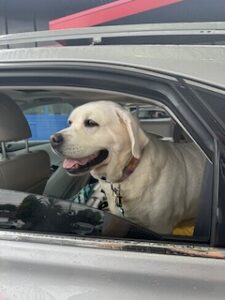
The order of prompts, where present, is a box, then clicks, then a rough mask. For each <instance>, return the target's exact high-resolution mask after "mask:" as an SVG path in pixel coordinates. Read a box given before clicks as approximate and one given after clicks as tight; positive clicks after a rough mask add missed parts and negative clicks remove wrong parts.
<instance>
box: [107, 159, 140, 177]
mask: <svg viewBox="0 0 225 300" xmlns="http://www.w3.org/2000/svg"><path fill="white" fill-rule="evenodd" d="M139 162H140V159H137V158H135V157H134V156H132V157H131V158H130V160H129V161H128V163H127V164H126V165H125V167H124V169H123V173H122V176H121V177H120V179H118V180H116V182H115V183H121V182H123V181H124V180H125V179H127V178H128V177H129V176H130V175H131V174H132V173H133V172H134V171H135V169H136V168H137V166H138V164H139ZM101 179H102V180H104V181H106V182H108V183H111V181H109V180H108V179H107V178H106V177H105V176H102V177H101Z"/></svg>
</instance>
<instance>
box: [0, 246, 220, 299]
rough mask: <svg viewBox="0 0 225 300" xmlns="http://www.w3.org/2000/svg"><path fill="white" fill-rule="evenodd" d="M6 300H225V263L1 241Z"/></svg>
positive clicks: (2, 293)
mask: <svg viewBox="0 0 225 300" xmlns="http://www.w3.org/2000/svg"><path fill="white" fill-rule="evenodd" d="M0 249H1V250H0V254H1V256H0V265H1V277H0V287H1V288H0V296H1V299H18V300H20V299H21V300H24V299H59V300H61V299H70V300H72V299H82V300H85V299H88V300H89V299H122V298H123V299H168V296H169V297H172V298H173V299H213V298H214V299H224V292H225V261H221V260H215V259H213V260H212V259H207V258H202V259H199V258H192V257H180V256H170V255H160V254H148V253H140V252H137V253H135V252H127V251H116V250H100V249H87V248H80V247H71V246H65V245H51V244H42V243H28V242H12V241H3V240H0Z"/></svg>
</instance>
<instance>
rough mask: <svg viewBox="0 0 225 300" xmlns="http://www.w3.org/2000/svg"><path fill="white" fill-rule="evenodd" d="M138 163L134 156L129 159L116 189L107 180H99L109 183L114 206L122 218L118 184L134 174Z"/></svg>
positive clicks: (122, 209) (138, 160)
mask: <svg viewBox="0 0 225 300" xmlns="http://www.w3.org/2000/svg"><path fill="white" fill-rule="evenodd" d="M139 162H140V159H137V158H135V157H134V156H133V157H132V158H131V159H130V161H129V163H128V164H127V166H126V167H125V168H124V170H123V175H122V177H121V178H120V180H118V181H117V182H116V184H118V187H117V188H116V187H115V186H114V183H112V182H109V181H107V179H106V178H105V177H102V178H101V179H102V180H105V181H106V182H108V183H110V187H111V190H112V191H113V193H114V195H115V204H116V206H117V207H118V209H119V211H120V212H121V214H122V215H123V216H124V208H123V203H122V199H123V198H122V196H121V194H120V183H121V182H122V181H124V180H125V179H127V177H129V176H130V175H131V174H132V173H133V172H134V170H135V169H136V168H137V166H138V164H139Z"/></svg>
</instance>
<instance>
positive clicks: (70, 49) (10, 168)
mask: <svg viewBox="0 0 225 300" xmlns="http://www.w3.org/2000/svg"><path fill="white" fill-rule="evenodd" d="M151 26H152V25H142V26H141V29H142V31H140V28H139V25H129V26H119V27H115V26H113V27H110V26H108V27H95V28H85V29H76V30H62V31H53V32H36V33H24V34H16V35H8V36H2V37H0V47H1V46H2V47H5V46H7V45H8V46H9V45H11V46H12V45H13V47H14V48H11V49H2V50H0V89H1V90H0V140H1V161H0V249H1V250H0V265H1V268H0V272H1V276H0V298H2V299H39V298H40V299H42V298H44V299H83V300H84V299H104V298H105V299H116V298H122V297H123V298H125V299H168V297H171V298H174V299H181V298H182V299H212V298H216V299H223V298H224V293H225V287H224V286H225V284H224V283H225V279H224V278H225V260H224V259H225V235H224V230H225V205H224V203H225V202H224V201H225V199H224V197H225V196H224V195H225V68H224V55H225V47H224V45H223V44H224V30H225V23H216V22H215V23H207V24H205V23H199V24H198V23H193V24H183V25H180V26H179V28H178V29H177V27H176V24H169V25H168V24H161V25H160V24H159V25H155V26H153V27H151ZM157 26H158V27H157ZM168 26H169V27H168ZM168 28H169V29H170V30H168ZM155 35H157V36H158V37H160V38H162V40H163V43H162V44H160V43H159V44H158V41H159V39H157V44H154V42H149V40H151V36H155ZM121 36H122V37H125V42H124V43H123V44H121ZM117 37H119V40H120V44H117ZM127 37H129V38H130V40H129V42H127V41H128V39H127ZM140 37H141V40H139V38H140ZM183 37H185V38H184V40H182V39H183ZM196 37H199V39H198V38H196ZM145 38H147V42H146V41H145V40H143V39H145ZM114 39H115V40H114ZM177 39H178V40H179V42H174V41H177ZM80 40H81V41H84V40H86V41H87V43H89V45H86V46H79V41H80ZM107 41H109V44H107ZM113 41H114V42H113ZM29 42H34V43H36V44H37V43H39V46H40V47H37V48H31V47H30V46H29ZM42 42H44V43H45V45H43V46H42V45H41V43H42ZM48 42H49V43H52V42H54V43H58V44H57V45H58V46H57V47H54V46H53V47H48V46H46V43H48ZM113 43H114V44H113ZM26 44H28V45H27V46H26ZM21 45H23V48H20V46H21ZM62 45H63V46H62ZM97 100H111V101H114V102H117V103H120V104H121V105H123V106H125V107H126V108H127V109H129V110H130V111H131V112H132V113H134V114H136V115H137V117H139V119H140V123H141V125H142V126H143V128H144V130H145V131H146V132H147V133H152V134H155V135H157V136H158V138H160V139H166V140H170V141H171V142H176V143H186V142H189V141H192V142H193V143H194V144H195V145H196V148H197V149H198V151H201V152H202V153H203V154H204V156H205V158H206V167H205V170H204V178H203V184H202V192H201V199H200V202H199V207H198V214H197V218H196V220H195V223H194V229H193V228H192V231H191V233H190V230H189V229H190V228H187V227H183V228H181V227H180V228H176V229H175V230H174V232H173V234H170V235H162V234H158V233H156V232H154V231H151V230H149V229H146V228H143V227H142V226H140V225H139V224H134V223H132V222H131V221H129V220H127V219H126V218H120V217H117V216H114V215H112V214H110V213H109V212H108V211H106V210H104V209H98V208H95V207H91V206H87V205H85V203H83V204H82V203H77V202H76V201H74V196H75V195H77V193H79V191H80V190H81V189H82V188H84V187H85V186H86V185H87V184H90V183H93V184H94V182H93V179H92V178H90V176H89V174H85V175H83V176H79V177H76V178H74V177H70V176H68V175H67V174H66V173H65V171H64V170H63V168H62V161H61V158H60V157H59V156H57V155H56V154H55V153H54V152H53V151H52V149H51V147H50V144H49V140H48V136H49V135H50V134H51V133H54V132H55V131H57V130H59V129H61V128H64V127H65V126H67V125H66V120H67V116H68V115H69V113H70V111H71V110H72V109H73V108H74V107H77V106H79V105H81V104H83V103H86V102H89V101H97ZM25 117H26V119H25ZM25 120H27V121H28V123H29V126H27V125H26V124H27V123H26V121H25ZM30 129H31V132H32V135H33V139H32V138H31V139H30V136H31V132H30ZM23 140H25V141H23ZM177 171H178V172H179V170H177ZM174 189H176V187H174Z"/></svg>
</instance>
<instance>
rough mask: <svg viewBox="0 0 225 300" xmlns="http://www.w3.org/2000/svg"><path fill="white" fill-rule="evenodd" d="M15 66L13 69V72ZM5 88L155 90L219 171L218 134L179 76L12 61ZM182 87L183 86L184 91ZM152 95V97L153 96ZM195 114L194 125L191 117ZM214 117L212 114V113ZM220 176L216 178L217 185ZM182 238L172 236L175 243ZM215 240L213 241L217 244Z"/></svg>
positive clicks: (142, 95) (139, 93)
mask: <svg viewBox="0 0 225 300" xmlns="http://www.w3.org/2000/svg"><path fill="white" fill-rule="evenodd" d="M10 69H13V72H9V70H10ZM0 78H1V87H4V88H9V87H19V86H20V88H21V87H30V88H31V87H37V86H39V87H40V86H41V87H43V86H45V87H53V88H54V87H58V88H59V87H69V88H71V89H72V87H78V88H89V89H98V90H105V91H111V92H115V93H122V94H127V95H133V96H134V97H135V98H137V99H140V100H141V99H142V100H144V101H146V102H147V101H150V102H151V103H152V100H150V97H149V95H150V94H151V93H152V94H153V95H154V99H157V101H159V102H160V103H161V104H162V107H165V106H166V108H167V110H169V113H170V114H172V115H173V116H174V117H175V119H176V120H177V121H178V123H179V124H180V125H181V126H182V127H183V128H184V129H185V130H187V131H188V133H190V132H191V135H192V138H193V139H194V140H195V141H196V140H197V141H198V142H197V143H198V146H199V148H200V149H202V150H203V151H204V153H205V154H206V155H207V157H208V158H209V159H210V161H212V162H213V164H214V173H218V164H216V162H218V153H217V151H216V149H217V145H218V137H217V136H216V135H215V133H214V132H213V131H212V130H211V131H210V130H209V128H207V127H205V124H204V122H203V119H204V117H203V116H202V114H201V111H198V112H197V111H196V110H195V107H197V108H199V105H200V103H199V101H198V99H197V97H196V95H195V94H194V93H193V92H192V91H191V90H190V89H189V87H188V86H187V85H186V84H185V83H184V82H180V81H179V80H177V78H175V77H172V76H171V77H169V78H168V77H165V76H164V75H162V74H156V73H154V74H153V73H152V72H147V71H146V70H142V69H138V68H130V67H129V68H128V67H127V66H121V65H120V66H115V65H109V64H97V63H92V64H85V63H71V62H70V63H65V62H64V63H63V62H61V63H56V62H54V63H49V62H48V63H47V62H42V63H38V64H37V63H25V64H23V65H22V64H20V63H11V64H7V65H6V66H5V67H4V66H3V68H2V66H1V65H0ZM178 87H179V88H180V87H181V88H182V93H181V90H179V89H178ZM151 98H152V97H151ZM190 103H191V106H190ZM190 116H191V117H192V120H193V122H192V123H191V124H190V123H189V122H188V118H190ZM208 117H210V115H208ZM215 180H217V181H218V178H217V176H214V177H213V181H214V187H215V186H216V182H215ZM216 197H217V195H216V194H214V195H213V199H212V201H213V205H214V203H216V202H217V200H218V199H216ZM177 240H178V239H177V238H176V239H175V238H174V239H172V238H171V239H170V241H171V242H172V241H173V242H174V241H177ZM214 243H215V241H214V240H212V239H211V240H210V241H209V244H211V245H213V244H214Z"/></svg>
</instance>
